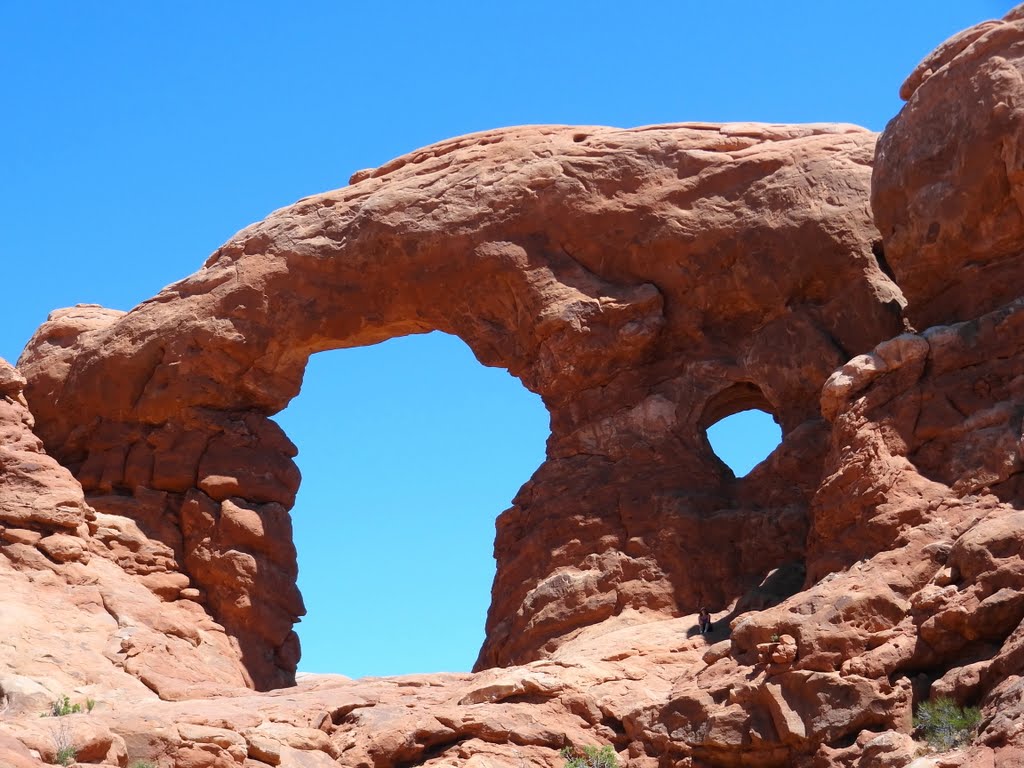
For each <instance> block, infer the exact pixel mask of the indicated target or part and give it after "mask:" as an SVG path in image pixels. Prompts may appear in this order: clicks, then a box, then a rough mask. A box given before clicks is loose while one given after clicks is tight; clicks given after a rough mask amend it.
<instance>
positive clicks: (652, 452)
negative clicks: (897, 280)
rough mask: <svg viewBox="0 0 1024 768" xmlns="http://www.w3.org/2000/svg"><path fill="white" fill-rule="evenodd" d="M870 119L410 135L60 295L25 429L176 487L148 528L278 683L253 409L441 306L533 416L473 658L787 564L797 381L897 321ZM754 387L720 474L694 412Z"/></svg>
mask: <svg viewBox="0 0 1024 768" xmlns="http://www.w3.org/2000/svg"><path fill="white" fill-rule="evenodd" d="M874 140H875V139H874V136H873V135H872V134H870V133H867V132H865V131H862V130H860V129H856V128H852V127H842V126H840V127H834V126H832V127H828V126H802V127H787V126H764V125H732V126H713V125H687V126H664V127H652V128H644V129H637V130H627V131H624V130H615V129H609V128H559V127H541V128H525V129H509V130H504V131H496V132H492V133H485V134H478V135H475V136H470V137H466V138H462V139H455V140H453V141H449V142H445V143H442V144H439V145H436V146H434V147H429V148H427V149H425V150H422V151H420V152H417V153H414V154H413V155H410V156H407V157H404V158H400V159H399V160H396V161H394V162H393V163H390V164H388V165H386V166H383V167H382V168H380V169H377V170H376V171H373V172H372V173H367V174H362V175H357V178H358V179H359V180H358V181H357V183H354V184H353V185H352V186H350V187H347V188H345V189H342V190H338V191H336V192H331V193H327V194H324V195H318V196H315V197H311V198H307V199H306V200H303V201H300V202H299V203H297V204H296V205H294V206H292V207H291V208H288V209H284V210H282V211H280V212H278V213H276V214H274V215H272V216H270V217H269V218H268V219H267V220H266V221H264V222H262V223H260V224H256V225H253V226H252V227H249V228H248V229H246V230H244V231H242V232H241V233H239V234H238V235H237V236H236V237H235V238H234V239H232V240H231V241H230V242H229V243H228V244H227V245H225V246H224V247H223V248H221V249H220V250H219V251H218V252H217V253H215V254H214V255H213V256H212V257H211V258H210V259H209V260H208V261H207V263H206V265H205V266H204V268H203V269H202V270H201V271H200V272H198V273H196V274H195V275H193V276H192V277H190V278H187V279H186V280H183V281H182V282H180V283H177V284H175V285H173V286H170V287H169V288H167V289H166V290H165V291H164V292H163V293H161V294H160V295H159V296H157V297H156V298H154V299H153V300H151V301H149V302H146V303H144V304H142V305H141V306H139V307H138V308H136V309H135V310H133V311H132V312H130V313H128V314H127V315H124V316H114V315H112V314H110V313H103V312H102V311H101V310H97V309H92V308H79V309H75V310H68V311H65V312H62V313H57V314H56V315H55V316H54V317H53V318H52V319H51V320H50V321H49V322H48V323H47V324H46V325H44V326H43V327H42V328H41V329H40V331H39V332H38V333H37V334H36V336H35V337H34V338H33V340H32V341H31V342H30V344H29V346H28V348H27V350H26V352H25V354H24V356H23V358H22V360H21V367H22V369H23V370H24V371H25V372H26V374H27V376H28V377H29V380H30V386H29V390H28V393H29V398H30V400H31V402H32V404H33V409H34V411H35V412H36V414H37V419H38V421H39V427H38V429H39V432H40V434H41V435H42V436H43V438H44V440H45V441H46V443H47V445H48V447H49V449H50V450H51V451H53V452H54V454H55V455H57V456H59V457H60V458H61V460H62V461H63V462H65V463H66V464H67V465H68V466H69V467H71V468H72V469H73V470H74V472H75V474H76V476H77V477H78V479H79V480H80V481H81V482H82V485H83V487H84V488H85V489H86V492H87V494H89V495H90V497H92V496H93V495H96V494H99V495H110V494H112V493H113V494H115V495H117V497H118V498H124V497H131V496H139V495H147V494H152V493H154V492H156V493H164V494H167V498H168V499H169V500H170V499H173V501H168V504H170V507H173V508H174V509H173V510H172V512H171V514H170V515H169V517H168V518H167V519H166V520H165V525H164V527H165V528H169V529H170V530H172V531H173V530H174V529H176V528H179V527H180V530H181V537H183V538H182V539H174V540H173V541H169V542H167V543H168V544H169V545H170V546H172V547H177V546H180V543H181V542H182V541H183V543H184V548H185V552H186V553H187V554H186V556H185V558H184V565H185V568H186V572H187V574H188V576H189V577H190V578H191V579H193V580H195V582H196V583H197V585H198V586H199V587H200V588H202V589H203V590H205V592H206V594H207V595H208V596H209V597H208V604H209V607H210V608H211V610H212V611H213V614H214V615H215V616H216V617H217V618H218V620H219V621H221V622H222V623H224V625H225V626H226V627H227V628H228V630H229V631H230V632H231V633H232V634H233V635H234V636H235V637H236V638H238V639H239V642H240V644H241V647H242V651H243V655H244V657H245V662H246V665H247V667H248V668H249V670H250V671H251V673H252V674H253V676H254V678H255V679H256V681H257V684H258V685H259V686H260V687H273V686H277V685H281V684H285V683H287V682H288V681H289V680H290V676H291V674H292V672H293V671H294V668H295V662H296V660H297V647H296V641H295V636H294V634H292V633H291V631H290V630H291V624H292V622H293V621H294V620H295V618H296V617H298V616H299V615H301V613H302V603H301V599H300V598H299V596H298V593H297V592H296V591H295V590H294V587H293V586H292V582H293V581H294V576H295V566H294V552H293V551H292V549H291V546H290V544H289V541H290V537H289V536H287V535H285V534H287V515H286V514H285V510H286V509H287V508H288V507H289V506H290V505H291V503H292V502H293V500H294V494H295V490H296V488H297V485H298V473H297V471H296V470H295V467H294V465H293V464H292V462H291V457H292V456H293V455H294V448H293V447H292V445H291V444H290V443H289V442H288V440H287V439H286V438H285V437H284V435H283V434H281V432H280V430H279V429H278V428H277V427H276V426H275V425H274V424H273V422H271V421H270V420H269V419H268V418H267V416H268V415H270V414H272V413H274V412H275V411H277V410H279V409H281V408H283V407H284V406H285V405H286V404H287V402H288V400H289V399H290V398H291V397H293V396H294V395H295V394H296V393H297V392H298V389H299V386H300V383H301V379H302V370H303V367H304V365H305V362H306V360H307V358H308V356H309V355H310V354H312V353H314V352H317V351H320V350H324V349H330V348H337V347H348V346H355V345H359V344H368V343H373V342H377V341H380V340H382V339H384V338H387V337H390V336H396V335H401V334H407V333H416V332H424V331H428V330H432V329H439V330H442V331H446V332H450V333H456V334H458V335H459V336H461V337H462V338H463V339H464V340H465V341H466V342H467V343H468V344H469V346H470V347H471V348H472V349H473V350H474V352H475V353H476V355H477V357H478V358H479V359H480V360H481V361H483V362H484V363H486V364H490V365H502V366H505V367H507V368H508V369H509V370H510V371H511V372H512V373H514V374H515V375H517V376H519V377H520V378H521V379H522V380H523V382H524V383H525V384H526V386H528V387H529V388H530V389H532V390H534V391H535V392H538V393H539V394H541V396H542V397H543V399H544V402H545V403H546V405H547V407H548V409H549V410H550V412H551V425H552V438H551V440H550V441H549V455H548V460H547V461H546V462H545V464H544V465H543V466H542V467H541V468H540V469H539V470H538V471H537V473H536V474H535V476H534V477H533V479H532V480H531V481H530V482H529V483H528V484H527V486H526V487H525V488H524V489H523V491H522V492H521V493H520V494H519V496H518V497H517V499H516V503H515V506H514V507H513V508H512V509H511V510H509V511H508V512H506V513H504V514H503V515H502V516H501V518H500V519H499V521H498V539H497V542H496V552H497V559H498V575H497V578H496V581H495V586H494V591H493V596H494V598H493V604H492V606H491V612H490V616H489V620H488V639H487V643H486V646H485V648H484V650H483V652H482V654H481V659H480V664H481V666H490V665H494V664H508V663H512V662H516V661H523V660H527V659H531V658H537V657H538V656H539V655H541V654H543V653H547V652H550V651H551V650H552V649H553V648H554V647H556V646H557V644H558V642H560V641H561V639H562V638H564V637H565V636H566V635H567V634H569V633H571V632H573V631H575V630H577V629H579V628H580V627H583V626H586V625H588V624H591V623H594V622H596V621H600V620H602V619H604V618H607V617H608V616H611V615H615V614H617V613H619V612H621V611H622V610H624V609H625V608H629V607H632V608H638V609H645V610H655V611H659V612H662V613H664V614H666V615H673V614H675V613H677V612H678V611H680V610H682V611H690V610H693V609H695V607H696V605H697V603H698V601H702V600H703V601H709V602H711V603H713V604H725V603H727V602H729V601H730V600H732V599H733V598H735V597H737V596H739V595H741V594H743V593H744V592H746V591H747V590H749V589H750V588H752V587H755V586H756V585H757V584H759V583H760V582H761V581H762V580H763V578H764V577H765V575H766V574H767V573H768V572H769V571H771V570H773V569H774V568H776V567H778V566H780V565H783V564H785V563H799V562H800V561H801V560H802V558H803V553H802V549H803V539H804V536H805V531H806V524H807V523H806V514H807V504H808V500H809V498H810V495H811V494H812V493H813V489H814V486H815V483H816V481H817V477H818V469H817V468H818V465H819V462H820V459H821V455H822V452H823V449H824V445H825V435H826V428H825V426H824V423H823V422H822V421H821V420H820V415H819V413H818V406H817V399H818V390H819V389H820V386H821V384H822V383H823V382H824V380H825V378H826V377H827V376H828V374H829V373H830V372H831V371H832V370H833V369H834V368H835V366H837V365H839V364H840V363H842V362H843V361H844V360H845V359H847V358H848V357H849V356H850V355H851V354H853V353H856V352H858V351H865V350H867V349H869V348H870V346H871V345H872V344H873V343H875V342H877V341H879V340H881V339H883V338H886V337H888V336H890V335H892V334H893V333H894V332H896V331H897V330H898V329H899V327H900V326H899V301H900V294H899V291H898V290H897V289H896V288H895V286H894V285H893V284H892V283H891V281H889V280H888V278H886V277H885V275H884V274H882V272H881V271H880V270H879V268H878V265H877V263H876V261H875V259H874V257H873V255H872V252H871V249H872V245H873V242H874V240H875V239H876V235H875V233H874V230H873V227H872V225H871V221H870V217H869V213H868V210H867V206H866V199H867V189H868V183H869V175H870V160H871V151H872V147H873V144H874ZM822 201H824V203H825V204H824V205H823V204H822ZM750 405H757V406H760V407H763V408H765V409H766V410H768V411H770V412H772V413H773V414H774V415H775V416H776V418H777V419H778V421H779V422H780V424H781V425H782V428H783V435H784V442H783V445H782V447H781V448H780V449H779V450H778V451H777V452H776V454H775V455H774V457H773V458H772V459H771V460H770V461H769V462H768V463H767V465H766V466H765V468H764V469H763V470H762V471H761V472H760V473H755V474H754V475H752V476H751V477H750V478H747V479H746V480H744V481H741V482H737V481H736V480H735V479H734V478H733V477H732V476H731V474H730V473H729V472H728V470H727V469H725V468H724V466H723V465H722V464H721V463H720V462H719V461H718V460H717V459H716V458H715V457H714V455H713V453H712V452H711V449H710V447H709V445H708V443H707V440H706V436H705V434H704V427H706V426H707V425H708V424H710V423H711V422H713V421H714V420H715V419H716V418H720V417H722V416H724V415H728V414H729V413H731V412H735V411H736V410H740V409H742V408H745V407H749V406H750ZM780 473H781V475H782V479H779V477H778V475H779V474H780ZM150 518H152V515H150V516H148V517H147V519H150ZM152 524H155V522H154V523H152ZM275 527H276V529H277V530H279V531H280V532H281V533H282V535H281V536H279V537H271V536H266V535H264V534H265V532H266V531H269V530H270V529H272V528H275ZM696 541H703V542H709V543H710V545H709V546H703V547H700V548H694V547H693V546H692V542H696ZM269 542H278V543H277V544H271V543H269ZM712 542H713V543H712ZM271 596H273V597H271Z"/></svg>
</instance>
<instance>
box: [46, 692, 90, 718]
mask: <svg viewBox="0 0 1024 768" xmlns="http://www.w3.org/2000/svg"><path fill="white" fill-rule="evenodd" d="M81 711H82V705H81V704H72V703H71V699H70V698H68V697H67V696H58V697H57V700H56V701H55V702H53V703H52V704H51V705H50V714H51V715H53V716H54V717H64V715H74V714H77V713H79V712H81Z"/></svg>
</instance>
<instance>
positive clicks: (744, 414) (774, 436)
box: [707, 408, 782, 477]
mask: <svg viewBox="0 0 1024 768" xmlns="http://www.w3.org/2000/svg"><path fill="white" fill-rule="evenodd" d="M707 434H708V442H709V443H711V449H712V450H713V451H714V452H715V455H716V456H717V457H718V458H719V459H721V460H722V462H724V463H725V465H726V466H727V467H729V469H731V470H732V472H733V474H734V475H735V476H736V477H744V476H745V475H747V474H748V473H749V472H750V470H752V469H753V468H754V467H756V466H757V465H758V464H760V463H761V462H762V461H764V460H765V459H766V458H768V456H769V455H770V454H771V452H772V451H774V450H775V448H776V447H777V446H778V445H779V443H781V442H782V430H781V429H780V428H779V425H778V424H777V423H776V422H775V419H774V418H773V417H772V415H771V414H769V413H765V412H764V411H762V410H759V409H757V408H751V409H750V410H746V411H740V412H739V413H734V414H732V415H731V416H726V417H725V418H724V419H721V420H720V421H717V422H715V423H714V424H712V425H711V426H710V427H708V430H707Z"/></svg>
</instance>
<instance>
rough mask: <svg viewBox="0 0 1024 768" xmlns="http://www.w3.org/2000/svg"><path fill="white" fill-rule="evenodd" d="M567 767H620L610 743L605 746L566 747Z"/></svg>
mask: <svg viewBox="0 0 1024 768" xmlns="http://www.w3.org/2000/svg"><path fill="white" fill-rule="evenodd" d="M562 757H564V758H565V768H619V759H618V757H616V755H615V750H614V749H612V748H611V747H610V746H609V745H607V744H606V745H605V746H603V747H583V748H582V749H580V748H577V747H565V748H563V749H562Z"/></svg>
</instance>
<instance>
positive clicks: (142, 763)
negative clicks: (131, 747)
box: [131, 760, 157, 768]
mask: <svg viewBox="0 0 1024 768" xmlns="http://www.w3.org/2000/svg"><path fill="white" fill-rule="evenodd" d="M131 768H157V764H156V763H154V762H152V761H150V760H136V761H134V762H133V763H132V764H131Z"/></svg>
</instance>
